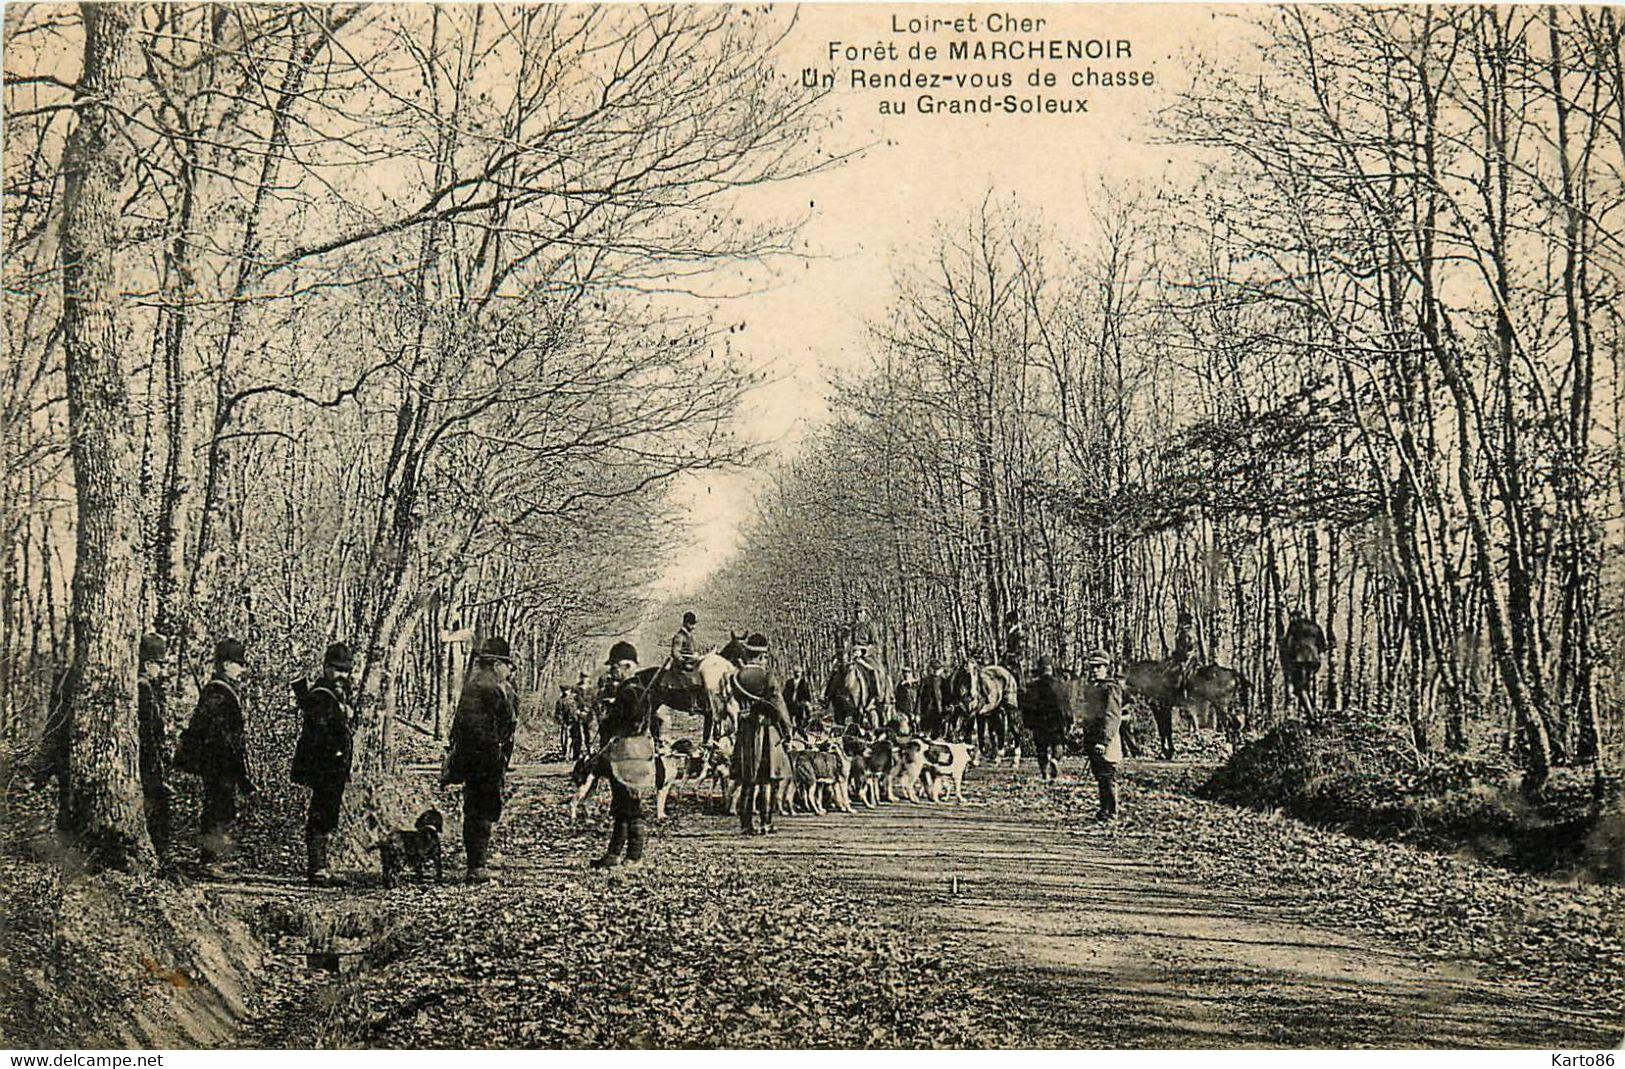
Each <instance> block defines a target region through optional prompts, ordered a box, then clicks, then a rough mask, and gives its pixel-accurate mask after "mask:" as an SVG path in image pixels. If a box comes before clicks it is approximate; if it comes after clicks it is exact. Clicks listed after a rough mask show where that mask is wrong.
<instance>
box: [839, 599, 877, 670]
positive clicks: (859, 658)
mask: <svg viewBox="0 0 1625 1069" xmlns="http://www.w3.org/2000/svg"><path fill="white" fill-rule="evenodd" d="M876 645H877V642H876V638H875V625H874V623H873V622H872V621H871V620H870V619H869V607H868V606H867V605H864V604H863V603H862V602H861V601H860V602H858V607H857V610H856V612H855V614H854V615H853V617H852V623H851V625H850V626H849V627H848V628H847V631H846V651H845V653H846V661H847V663H848V664H857V665H860V666H862V667H863V668H866V669H868V670H869V672H870V674H871V675H874V676H877V677H878V675H879V667H878V665H877V663H876V662H875V661H873V660H871V659H870V652H871V651H872V650H873V649H874V647H875V646H876Z"/></svg>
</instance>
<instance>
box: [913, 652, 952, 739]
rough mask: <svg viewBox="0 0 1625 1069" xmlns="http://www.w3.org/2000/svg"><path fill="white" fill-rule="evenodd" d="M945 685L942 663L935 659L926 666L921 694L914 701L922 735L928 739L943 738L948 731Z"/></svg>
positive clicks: (920, 688) (921, 681) (921, 683)
mask: <svg viewBox="0 0 1625 1069" xmlns="http://www.w3.org/2000/svg"><path fill="white" fill-rule="evenodd" d="M945 683H946V679H945V678H944V674H943V667H942V662H941V661H939V660H937V659H936V658H934V657H933V658H932V659H931V663H930V664H929V665H927V666H926V669H925V676H924V677H923V678H922V679H921V680H920V687H919V693H918V694H917V695H916V696H915V701H914V707H915V711H916V715H917V716H918V718H919V721H920V734H922V735H924V736H925V737H926V738H928V739H939V738H943V737H945V736H946V734H947V731H948V720H947V715H946V713H947V706H946V703H945V702H944V697H945V695H944V693H943V686H944V684H945Z"/></svg>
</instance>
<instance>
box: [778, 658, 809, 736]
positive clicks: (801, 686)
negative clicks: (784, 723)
mask: <svg viewBox="0 0 1625 1069" xmlns="http://www.w3.org/2000/svg"><path fill="white" fill-rule="evenodd" d="M784 705H785V708H786V709H788V710H789V711H790V721H791V723H793V724H794V725H795V726H796V728H797V729H799V730H802V731H805V730H806V729H807V722H808V720H809V719H810V718H811V717H812V686H811V684H809V683H808V682H807V677H806V676H805V675H804V674H803V673H802V671H801V668H800V666H799V665H798V666H797V667H795V668H792V669H790V677H789V678H788V679H786V680H785V681H784Z"/></svg>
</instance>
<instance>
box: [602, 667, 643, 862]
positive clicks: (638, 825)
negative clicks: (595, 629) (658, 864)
mask: <svg viewBox="0 0 1625 1069" xmlns="http://www.w3.org/2000/svg"><path fill="white" fill-rule="evenodd" d="M605 663H606V664H607V665H608V666H609V674H610V678H611V680H613V683H614V691H613V696H612V697H611V698H610V700H609V701H607V702H606V703H605V706H604V713H603V718H602V720H600V722H599V725H598V732H599V735H600V737H601V738H603V740H604V747H603V750H602V751H601V753H600V754H599V758H598V766H597V768H595V769H594V771H596V772H598V773H599V774H600V775H603V776H606V777H607V778H608V779H609V792H610V803H609V815H610V818H611V819H612V821H613V826H612V828H611V830H610V835H609V846H608V848H607V849H606V850H605V851H604V854H603V856H602V857H599V858H595V859H594V860H593V862H592V867H593V868H597V869H607V868H614V867H615V866H616V865H619V864H621V861H622V858H621V853H622V851H623V850H624V851H625V854H626V857H625V860H626V861H627V862H629V863H634V864H635V863H636V862H639V861H642V860H643V836H644V825H643V798H644V795H646V794H648V793H649V792H650V791H653V790H654V789H655V744H654V738H653V736H651V735H650V733H649V712H650V710H649V700H648V689H647V688H646V687H645V686H644V685H642V684H640V683H639V682H638V679H637V675H638V651H637V647H635V646H633V645H632V644H631V643H630V642H617V643H615V644H614V645H613V646H611V647H610V648H609V659H608V660H607V661H606V662H605Z"/></svg>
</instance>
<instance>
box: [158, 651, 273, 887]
mask: <svg viewBox="0 0 1625 1069" xmlns="http://www.w3.org/2000/svg"><path fill="white" fill-rule="evenodd" d="M247 659H248V658H247V654H246V652H245V651H244V649H243V644H242V642H241V640H239V639H235V638H223V639H221V640H220V641H219V642H218V643H216V644H215V647H214V675H213V677H211V678H210V680H209V681H208V682H207V683H205V684H204V686H203V690H202V691H201V692H200V693H199V694H198V699H197V708H196V709H195V710H193V712H192V720H191V722H190V723H189V724H187V726H186V731H185V732H184V733H182V735H181V740H180V743H179V744H178V745H177V746H176V748H175V767H176V768H177V769H180V770H181V771H183V772H190V773H192V774H194V775H196V776H199V777H200V778H201V779H202V780H203V811H202V813H201V814H200V816H199V821H198V824H199V831H200V832H201V837H200V838H199V841H198V847H199V853H200V854H201V856H202V861H203V872H204V874H205V875H207V876H212V877H218V876H219V875H220V863H221V862H222V861H223V860H224V859H225V858H226V857H228V856H229V855H230V853H231V850H232V840H231V833H232V830H233V828H234V827H235V826H236V823H237V795H238V793H239V792H240V793H242V794H245V795H248V794H253V793H254V781H253V780H252V779H250V778H249V774H248V747H247V741H246V738H245V736H246V730H245V728H244V725H243V699H242V694H241V692H240V689H239V688H240V687H241V686H242V678H243V674H244V673H245V672H247V671H248V667H247V664H246V661H247Z"/></svg>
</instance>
